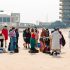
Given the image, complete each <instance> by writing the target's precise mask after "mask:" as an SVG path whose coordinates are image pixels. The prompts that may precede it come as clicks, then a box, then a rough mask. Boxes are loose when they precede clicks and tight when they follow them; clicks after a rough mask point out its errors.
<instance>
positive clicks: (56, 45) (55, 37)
mask: <svg viewBox="0 0 70 70" xmlns="http://www.w3.org/2000/svg"><path fill="white" fill-rule="evenodd" d="M60 38H61V35H60V33H59V32H58V31H54V32H53V33H52V49H60Z"/></svg>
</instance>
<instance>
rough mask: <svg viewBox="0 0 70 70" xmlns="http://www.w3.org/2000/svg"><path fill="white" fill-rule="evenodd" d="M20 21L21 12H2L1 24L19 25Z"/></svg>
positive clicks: (0, 15)
mask: <svg viewBox="0 0 70 70" xmlns="http://www.w3.org/2000/svg"><path fill="white" fill-rule="evenodd" d="M19 23H20V14H19V13H11V15H7V14H0V25H4V24H7V25H12V24H13V25H16V26H17V25H19Z"/></svg>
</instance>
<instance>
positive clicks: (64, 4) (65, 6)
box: [59, 0, 70, 25]
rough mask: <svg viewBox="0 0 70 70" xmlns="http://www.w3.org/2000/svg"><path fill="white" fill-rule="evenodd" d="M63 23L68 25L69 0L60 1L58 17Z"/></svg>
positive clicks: (69, 15)
mask: <svg viewBox="0 0 70 70" xmlns="http://www.w3.org/2000/svg"><path fill="white" fill-rule="evenodd" d="M59 18H60V19H61V20H62V21H63V22H64V23H66V24H67V25H68V24H70V0H60V17H59Z"/></svg>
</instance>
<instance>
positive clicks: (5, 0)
mask: <svg viewBox="0 0 70 70" xmlns="http://www.w3.org/2000/svg"><path fill="white" fill-rule="evenodd" d="M0 10H4V13H5V14H10V13H11V12H13V13H14V12H17V13H19V12H20V14H21V22H33V23H35V22H36V21H43V22H46V21H49V22H52V21H56V20H58V19H59V0H0Z"/></svg>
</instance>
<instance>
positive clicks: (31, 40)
mask: <svg viewBox="0 0 70 70" xmlns="http://www.w3.org/2000/svg"><path fill="white" fill-rule="evenodd" d="M30 45H31V50H34V49H35V46H36V40H35V39H34V38H30Z"/></svg>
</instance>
